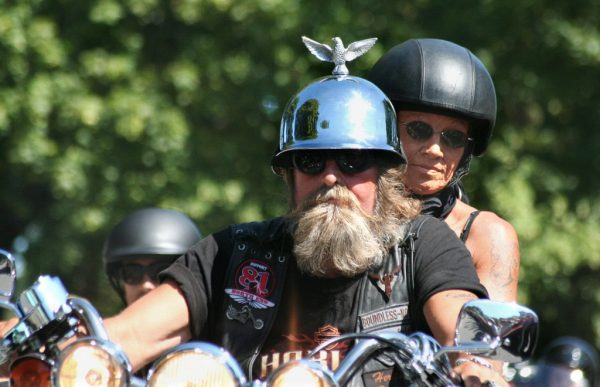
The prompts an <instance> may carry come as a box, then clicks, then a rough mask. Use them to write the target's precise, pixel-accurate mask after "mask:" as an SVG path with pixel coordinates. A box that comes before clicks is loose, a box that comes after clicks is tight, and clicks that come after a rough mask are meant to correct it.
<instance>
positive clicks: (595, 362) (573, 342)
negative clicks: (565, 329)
mask: <svg viewBox="0 0 600 387" xmlns="http://www.w3.org/2000/svg"><path fill="white" fill-rule="evenodd" d="M553 366H562V367H565V368H567V369H572V370H581V371H582V372H583V376H584V377H585V379H586V380H587V382H588V385H589V386H598V385H599V383H598V377H599V372H600V358H599V356H598V352H597V351H596V349H595V348H594V347H592V345H590V344H589V343H588V342H586V341H584V340H582V339H580V338H577V337H570V336H566V337H560V338H558V339H555V340H553V341H552V342H551V343H550V344H548V346H547V347H546V348H545V349H544V352H543V353H542V355H541V357H540V362H539V370H538V372H539V375H538V378H537V380H538V381H539V382H544V383H543V384H540V385H548V383H547V382H549V380H547V378H548V377H549V376H550V374H551V369H550V367H553Z"/></svg>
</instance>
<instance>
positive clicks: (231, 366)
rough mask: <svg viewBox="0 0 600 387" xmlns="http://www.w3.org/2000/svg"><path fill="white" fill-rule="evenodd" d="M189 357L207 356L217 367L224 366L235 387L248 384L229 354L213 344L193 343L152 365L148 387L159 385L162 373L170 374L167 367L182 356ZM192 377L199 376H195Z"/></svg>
mask: <svg viewBox="0 0 600 387" xmlns="http://www.w3.org/2000/svg"><path fill="white" fill-rule="evenodd" d="M188 355H192V356H196V355H201V356H205V357H206V358H207V359H209V360H211V361H213V362H214V363H215V364H216V365H220V366H222V367H223V370H224V371H226V372H227V374H228V376H229V377H230V378H231V383H232V385H234V386H241V385H243V384H245V383H246V377H245V375H244V372H243V371H242V369H241V367H240V365H239V364H238V362H237V361H236V360H235V358H234V357H233V356H232V355H231V354H230V353H229V352H227V351H226V350H224V349H223V348H221V347H218V346H217V345H214V344H211V343H206V342H193V341H192V342H188V343H185V344H181V345H178V346H177V347H175V348H173V349H171V350H169V351H167V352H165V353H164V354H163V355H162V356H160V357H159V358H158V359H157V360H156V361H155V362H154V363H153V364H152V366H151V367H150V369H149V371H148V375H147V377H146V380H147V383H148V384H147V385H148V387H151V386H153V385H155V383H157V380H158V378H159V377H160V376H161V372H168V370H165V367H167V366H171V365H173V362H175V361H177V360H178V359H179V360H181V357H182V356H188ZM196 370H200V367H198V368H197V369H195V370H194V371H196ZM200 371H202V370H200ZM202 372H205V371H202ZM178 376H181V375H178ZM192 377H197V376H196V375H194V376H192ZM207 377H209V376H207ZM156 385H158V384H156Z"/></svg>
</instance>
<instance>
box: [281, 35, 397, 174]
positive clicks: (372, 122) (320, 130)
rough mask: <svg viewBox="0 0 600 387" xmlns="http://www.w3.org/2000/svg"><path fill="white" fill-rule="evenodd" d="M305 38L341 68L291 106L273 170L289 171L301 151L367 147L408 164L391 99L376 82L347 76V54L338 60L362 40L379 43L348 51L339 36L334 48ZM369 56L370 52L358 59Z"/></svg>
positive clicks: (285, 115) (295, 98)
mask: <svg viewBox="0 0 600 387" xmlns="http://www.w3.org/2000/svg"><path fill="white" fill-rule="evenodd" d="M303 40H304V42H305V44H306V45H307V47H309V50H311V52H313V54H315V55H316V56H317V54H316V53H315V51H313V48H315V47H316V48H315V49H323V47H325V49H326V50H329V51H328V55H329V57H328V59H323V57H320V56H317V57H318V58H319V59H321V60H326V61H331V62H334V63H335V64H336V69H335V70H334V73H333V75H331V76H327V77H323V78H319V79H317V80H315V81H313V82H312V83H310V84H309V85H308V86H306V87H304V88H303V89H301V90H300V91H299V92H298V93H297V94H295V95H294V96H293V97H292V98H291V99H290V101H289V102H288V104H287V105H286V107H285V110H284V112H283V116H282V119H281V126H280V130H279V146H278V148H277V150H276V152H275V154H274V156H273V158H272V160H271V167H272V168H273V170H274V171H276V172H279V171H281V168H289V167H290V166H291V162H290V154H291V152H292V151H296V150H314V149H365V150H372V151H378V152H380V153H381V155H382V156H384V157H389V158H390V159H391V160H392V161H393V162H396V163H401V162H403V161H404V156H403V154H402V151H401V148H400V143H399V140H398V133H397V128H396V114H395V113H394V108H393V106H392V104H391V102H390V100H389V99H388V98H387V97H386V95H385V94H384V93H383V92H382V91H381V90H380V89H379V88H378V87H377V86H375V85H374V84H373V83H371V82H369V81H367V80H366V79H363V78H359V77H355V76H351V75H348V72H347V68H346V67H345V65H344V63H345V62H346V61H348V60H350V59H347V58H348V56H346V59H345V60H342V61H341V62H340V61H336V58H337V57H338V56H340V55H342V54H344V52H343V51H342V50H346V53H347V52H348V50H352V49H353V48H354V49H356V48H357V47H361V44H362V43H363V42H368V43H369V44H370V45H369V46H368V47H369V48H370V47H371V46H372V45H373V44H374V42H375V39H368V40H364V41H359V42H354V43H352V44H350V45H349V46H348V48H347V49H345V48H344V47H343V45H342V44H341V40H340V39H339V38H334V42H335V43H336V45H335V46H334V48H333V50H332V49H331V48H329V46H327V45H324V44H321V43H317V42H314V41H312V40H310V39H307V38H303ZM307 41H309V42H307ZM309 44H312V46H309ZM340 46H341V48H340ZM336 50H337V51H336ZM367 50H368V48H367ZM364 52H366V50H363V51H362V52H360V53H359V54H358V55H360V54H362V53H364ZM336 54H339V55H337V56H336ZM358 55H354V56H352V58H355V57H356V56H358ZM337 59H339V58H337ZM339 69H343V70H339Z"/></svg>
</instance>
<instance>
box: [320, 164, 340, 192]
mask: <svg viewBox="0 0 600 387" xmlns="http://www.w3.org/2000/svg"><path fill="white" fill-rule="evenodd" d="M321 179H322V180H323V184H325V185H326V186H328V187H333V186H334V185H335V184H339V183H340V182H342V181H343V173H342V172H341V171H340V169H339V167H338V166H337V163H336V162H335V161H334V160H332V159H328V160H326V161H325V169H324V170H323V174H322V177H321Z"/></svg>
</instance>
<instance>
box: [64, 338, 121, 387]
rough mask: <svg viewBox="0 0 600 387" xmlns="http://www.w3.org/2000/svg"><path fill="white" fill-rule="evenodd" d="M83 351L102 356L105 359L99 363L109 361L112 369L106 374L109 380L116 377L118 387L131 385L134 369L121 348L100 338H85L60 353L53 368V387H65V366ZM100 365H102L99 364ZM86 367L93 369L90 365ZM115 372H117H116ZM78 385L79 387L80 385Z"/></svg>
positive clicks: (107, 370) (106, 371)
mask: <svg viewBox="0 0 600 387" xmlns="http://www.w3.org/2000/svg"><path fill="white" fill-rule="evenodd" d="M82 350H88V351H92V353H91V355H93V356H97V355H98V354H101V356H103V357H104V358H103V359H97V360H98V361H99V362H106V361H108V363H106V365H108V366H110V369H106V370H105V371H104V372H105V374H106V375H108V378H110V379H113V378H115V377H116V380H118V383H117V384H116V385H118V386H122V387H125V386H128V385H129V382H130V380H131V376H132V367H131V363H130V362H129V359H128V358H127V356H126V355H125V353H124V352H123V351H122V350H121V348H120V347H118V346H117V345H116V344H114V343H112V342H110V341H108V340H104V339H101V338H98V337H85V338H81V339H78V340H76V341H75V342H73V343H71V344H69V345H68V346H67V347H66V348H65V349H63V350H62V351H61V352H60V354H59V356H58V359H57V360H56V362H55V364H54V366H53V367H52V385H53V386H64V378H65V377H66V375H65V373H64V372H66V369H65V366H67V364H68V363H67V362H68V361H70V360H71V359H72V358H71V356H76V353H77V352H79V353H78V354H77V355H79V356H81V351H82ZM91 360H96V359H91ZM77 361H81V358H80V359H77ZM98 365H102V364H101V363H99V364H98ZM86 366H88V368H90V369H91V367H89V365H86ZM102 370H104V368H102ZM115 370H116V371H117V372H115ZM115 375H116V376H115ZM76 380H77V379H76ZM77 385H78V386H79V384H77ZM113 385H114V384H113Z"/></svg>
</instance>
